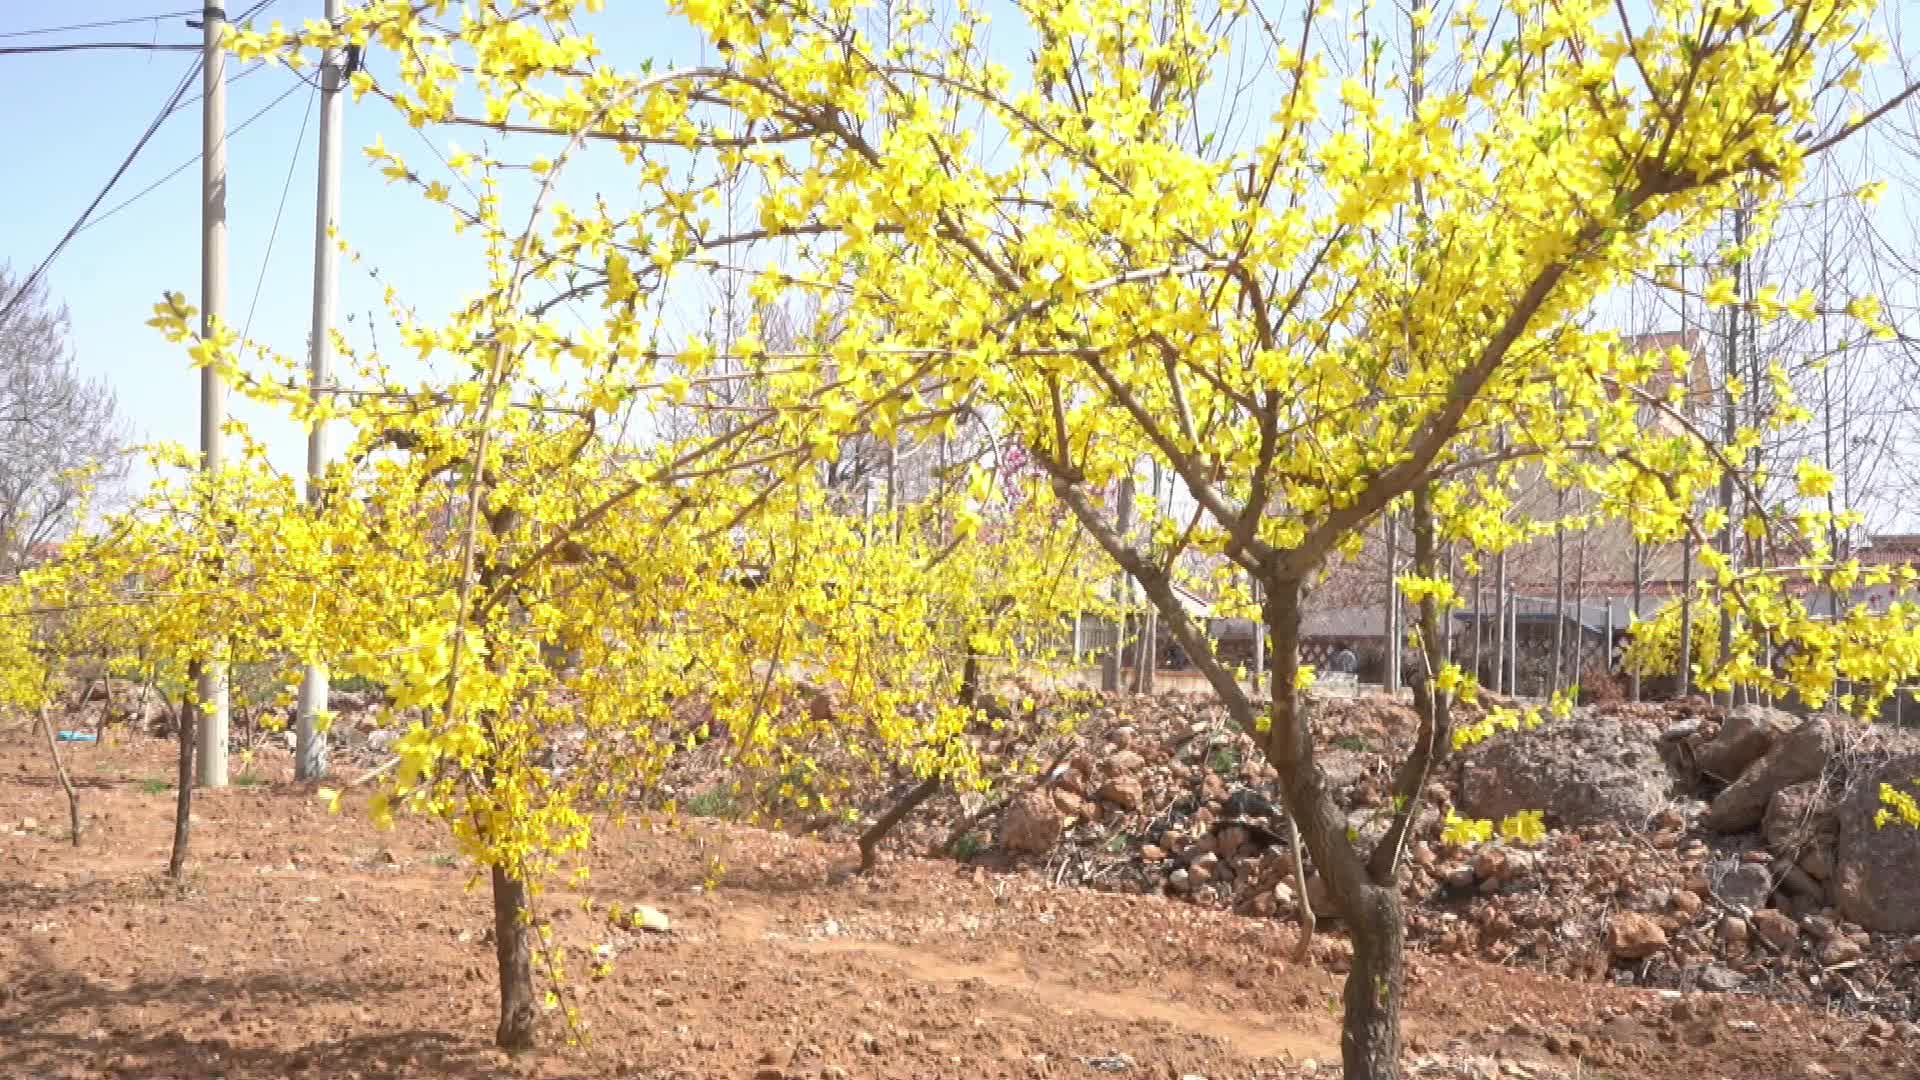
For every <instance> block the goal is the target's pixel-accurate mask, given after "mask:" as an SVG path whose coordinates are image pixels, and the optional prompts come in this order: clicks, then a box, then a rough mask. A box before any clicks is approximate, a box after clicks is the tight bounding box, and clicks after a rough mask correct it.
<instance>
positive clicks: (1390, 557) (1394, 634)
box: [1380, 510, 1401, 694]
mask: <svg viewBox="0 0 1920 1080" xmlns="http://www.w3.org/2000/svg"><path fill="white" fill-rule="evenodd" d="M1399 544H1400V529H1399V527H1398V518H1396V517H1395V516H1394V513H1393V511H1391V510H1389V511H1387V539H1386V548H1387V670H1386V672H1385V673H1384V674H1383V675H1381V676H1380V682H1381V684H1382V685H1383V686H1384V688H1385V689H1386V691H1387V693H1389V694H1397V693H1399V692H1400V640H1401V631H1400V549H1399Z"/></svg>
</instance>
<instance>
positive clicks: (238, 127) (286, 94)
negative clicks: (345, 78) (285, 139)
mask: <svg viewBox="0 0 1920 1080" xmlns="http://www.w3.org/2000/svg"><path fill="white" fill-rule="evenodd" d="M247 70H248V71H249V72H252V71H257V70H259V69H258V68H249V69H247ZM236 78H238V76H236ZM304 85H306V84H305V83H295V84H293V85H292V86H289V87H287V88H286V89H285V90H284V91H282V92H281V93H280V96H279V97H276V98H274V99H273V100H272V101H269V102H267V103H266V104H265V105H262V106H261V107H260V108H259V109H257V110H255V111H254V113H253V114H252V115H251V116H249V117H247V118H246V119H245V120H242V121H240V122H239V123H238V124H235V125H234V126H233V127H232V128H230V129H228V131H227V138H229V139H231V138H233V137H234V136H235V135H238V134H240V133H241V132H243V131H245V130H247V128H249V127H251V126H253V123H254V121H256V120H259V119H260V118H261V117H263V116H265V115H267V113H269V112H271V111H273V109H274V107H275V106H278V105H279V104H280V103H281V102H283V101H285V100H287V99H288V98H290V97H292V96H293V95H294V94H296V93H299V92H300V88H301V87H302V86H304ZM202 156H204V154H195V155H193V156H192V157H190V158H188V159H187V160H185V161H183V162H181V163H180V164H178V165H176V166H174V167H173V168H172V169H171V170H169V171H168V172H167V174H166V175H165V176H162V177H160V179H158V180H155V181H154V182H153V183H151V184H148V185H147V186H146V187H143V188H141V189H140V190H139V191H137V192H134V193H133V194H132V195H130V196H128V197H127V199H126V200H125V201H124V202H121V203H120V204H119V205H117V206H115V207H114V208H113V209H111V210H108V211H107V212H106V213H104V214H101V215H100V216H99V217H96V218H94V219H92V220H90V221H88V222H87V223H86V224H85V225H84V226H82V227H81V229H80V231H81V232H85V231H87V230H88V229H91V228H93V227H94V226H95V225H99V224H100V223H102V222H104V221H106V220H107V219H108V218H110V217H112V216H113V215H115V214H117V213H119V212H120V211H122V210H125V209H126V208H127V207H129V206H132V205H133V204H134V203H136V202H139V201H140V200H141V199H143V198H146V197H147V196H148V195H151V194H153V192H154V190H155V189H156V188H158V187H160V185H162V184H164V183H166V182H167V181H169V180H171V179H173V178H174V177H176V176H179V175H180V174H181V173H183V172H186V171H187V170H188V169H190V168H192V167H193V166H194V165H195V164H196V163H198V162H199V160H200V158H201V157H202Z"/></svg>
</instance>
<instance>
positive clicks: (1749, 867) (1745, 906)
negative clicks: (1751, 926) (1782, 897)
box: [1706, 858, 1773, 911]
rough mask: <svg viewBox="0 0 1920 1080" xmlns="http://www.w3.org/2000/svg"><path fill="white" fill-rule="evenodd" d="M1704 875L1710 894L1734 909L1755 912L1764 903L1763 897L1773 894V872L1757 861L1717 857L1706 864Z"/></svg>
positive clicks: (1765, 899)
mask: <svg viewBox="0 0 1920 1080" xmlns="http://www.w3.org/2000/svg"><path fill="white" fill-rule="evenodd" d="M1706 874H1707V881H1708V882H1709V883H1711V884H1712V886H1713V895H1715V896H1716V897H1719V899H1720V902H1721V903H1723V904H1726V905H1727V906H1728V907H1730V908H1733V909H1735V910H1736V911H1738V910H1745V911H1758V910H1760V909H1761V908H1763V907H1766V906H1767V897H1769V896H1772V895H1773V875H1772V874H1770V873H1768V872H1767V868H1766V867H1764V866H1761V865H1759V864H1758V863H1750V862H1747V861H1745V860H1744V859H1739V858H1733V859H1721V860H1717V861H1715V862H1712V863H1709V864H1707V868H1706Z"/></svg>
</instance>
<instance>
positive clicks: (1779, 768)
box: [1702, 716, 1834, 833]
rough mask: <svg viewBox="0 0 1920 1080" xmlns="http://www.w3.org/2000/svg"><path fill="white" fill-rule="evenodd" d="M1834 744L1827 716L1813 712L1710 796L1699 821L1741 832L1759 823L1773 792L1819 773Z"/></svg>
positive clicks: (1713, 826)
mask: <svg viewBox="0 0 1920 1080" xmlns="http://www.w3.org/2000/svg"><path fill="white" fill-rule="evenodd" d="M1833 745H1834V734H1833V729H1832V728H1831V727H1830V726H1829V725H1828V724H1827V721H1826V720H1824V719H1822V718H1820V717H1817V716H1816V717H1812V718H1810V719H1808V720H1806V721H1804V722H1802V723H1801V724H1800V726H1799V727H1797V728H1794V729H1793V730H1792V731H1791V732H1788V733H1787V735H1786V736H1784V737H1783V738H1781V739H1780V740H1779V741H1778V742H1776V743H1774V745H1773V748H1772V749H1770V750H1768V751H1767V752H1766V753H1765V754H1764V755H1762V756H1761V758H1760V760H1758V761H1756V762H1754V763H1753V764H1752V765H1750V766H1748V767H1747V769H1746V771H1745V772H1743V773H1741V774H1740V779H1738V780H1735V781H1734V782H1733V783H1732V784H1729V785H1728V786H1727V789H1726V790H1725V791H1722V792H1721V793H1720V794H1719V796H1718V797H1716V798H1715V799H1714V800H1713V805H1712V806H1711V807H1710V808H1708V810H1707V814H1706V817H1705V818H1704V819H1703V822H1702V823H1703V824H1705V825H1706V827H1707V828H1709V829H1712V830H1714V831H1715V832H1723V833H1735V832H1744V831H1746V830H1747V829H1751V828H1753V827H1754V826H1756V825H1758V824H1760V819H1761V818H1762V817H1764V816H1765V815H1766V812H1767V803H1768V801H1769V800H1771V799H1772V798H1773V796H1774V793H1775V792H1777V791H1779V790H1780V789H1781V788H1785V787H1789V786H1791V785H1793V784H1798V783H1800V782H1801V781H1803V780H1812V779H1814V778H1815V777H1817V776H1819V775H1820V773H1821V770H1823V769H1825V768H1826V767H1827V759H1828V758H1829V757H1830V756H1831V755H1832V753H1833Z"/></svg>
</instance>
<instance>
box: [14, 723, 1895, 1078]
mask: <svg viewBox="0 0 1920 1080" xmlns="http://www.w3.org/2000/svg"><path fill="white" fill-rule="evenodd" d="M66 753H67V756H68V760H69V764H70V767H71V768H72V769H73V771H74V774H75V778H76V780H77V781H78V782H79V783H80V784H82V785H83V787H82V799H83V810H84V813H85V815H86V819H87V822H88V824H87V828H86V831H85V833H84V835H83V837H82V843H81V845H80V846H79V847H78V848H77V849H76V848H73V847H71V846H70V845H69V843H68V839H67V835H66V808H65V804H64V799H63V796H62V794H61V791H60V789H59V787H58V785H57V784H56V783H54V781H53V779H52V777H51V770H50V768H49V763H48V761H47V759H46V748H45V746H44V744H43V743H41V742H40V741H39V739H38V737H37V733H36V732H34V731H33V730H32V729H30V728H22V727H20V726H18V725H13V726H10V727H8V728H6V729H5V730H0V1077H96V1076H117V1077H153V1078H161V1077H181V1078H187V1077H194V1078H199V1077H228V1078H241V1077H247V1078H278V1077H285V1076H312V1077H343V1078H346V1077H359V1078H389V1077H393V1078H398V1077H496V1076H498V1077H509V1076H511V1077H519V1076H543V1077H619V1078H649V1080H651V1078H662V1080H664V1078H669V1077H672V1078H688V1080H699V1078H707V1077H715V1078H721V1077H743V1078H745V1077H764V1078H771V1077H776V1076H778V1077H783V1078H790V1077H821V1078H824V1077H847V1078H872V1080H879V1078H903V1080H904V1078H918V1077H967V1078H969V1080H974V1078H978V1080H986V1078H990V1077H1021V1078H1025V1077H1091V1076H1102V1075H1113V1076H1133V1077H1154V1078H1168V1080H1181V1078H1183V1077H1190V1076H1200V1077H1208V1078H1211V1080H1224V1078H1230V1077H1294V1076H1303V1075H1312V1073H1310V1072H1309V1071H1308V1067H1307V1066H1306V1064H1305V1063H1306V1061H1307V1060H1308V1059H1314V1061H1315V1063H1316V1064H1317V1065H1318V1071H1319V1073H1320V1074H1321V1075H1328V1074H1330V1070H1332V1069H1333V1065H1332V1063H1333V1062H1334V1061H1336V1060H1337V1058H1338V1029H1337V1015H1338V995H1339V989H1340V980H1341V971H1342V969H1343V967H1344V957H1345V955H1346V954H1347V946H1346V942H1345V941H1344V940H1342V939H1341V938H1340V937H1339V936H1338V934H1337V932H1335V933H1323V935H1322V937H1321V940H1320V942H1319V946H1318V949H1317V951H1316V956H1315V959H1314V962H1313V963H1312V964H1310V965H1304V966H1301V965H1294V964H1292V963H1290V962H1288V960H1287V959H1286V957H1287V956H1288V954H1289V952H1290V950H1291V947H1292V944H1293V935H1294V932H1295V930H1294V928H1293V927H1292V926H1289V925H1285V924H1281V923H1277V922H1274V921H1272V920H1251V919H1242V918H1238V917H1235V916H1232V915H1228V914H1225V913H1221V912H1216V911H1209V910H1203V909H1200V908H1196V907H1193V906H1190V905H1186V904H1180V903H1175V902H1170V901H1167V900H1165V899H1161V898H1156V897H1133V896H1115V895H1102V894H1097V893H1093V892H1089V891H1085V890H1080V889H1072V888H1058V887H1055V886H1053V885H1052V884H1051V883H1050V882H1048V881H1047V880H1044V879H1042V878H1041V877H1039V876H1037V875H1034V874H1029V873H1017V874H1004V875H996V874H989V873H987V872H985V871H982V870H977V869H962V868H959V867H957V866H955V865H954V864H951V863H941V862H930V861H920V860H907V859H902V860H898V861H893V862H890V863H887V864H885V865H884V866H883V867H882V869H881V870H880V871H879V872H878V873H877V874H876V875H875V876H874V877H872V878H871V879H853V878H849V877H848V876H847V875H846V874H845V873H844V870H845V869H846V868H847V867H849V866H851V865H852V863H853V862H854V854H853V852H852V851H851V850H848V849H844V848H835V847H828V846H824V845H821V844H818V843H815V842H812V841H806V840H797V839H793V838H791V837H787V836H783V835H778V834H772V833H765V832H758V831H754V830H750V829H743V828H736V827H731V826H722V825H719V824H713V823H706V822H688V823H684V824H682V825H678V826H674V827H670V828H667V827H652V828H640V827H631V828H626V829H620V830H614V829H611V828H609V829H608V830H607V831H606V832H604V833H603V835H602V837H601V840H600V848H601V850H600V852H599V854H598V856H597V858H596V865H595V870H594V876H593V879H592V883H591V885H590V886H589V887H588V888H587V889H586V890H585V891H586V894H587V895H589V896H591V897H592V898H594V899H595V900H596V901H597V902H600V903H602V904H605V903H612V902H620V903H624V904H629V905H631V904H634V903H646V904H650V905H653V906H655V907H657V908H660V909H661V910H663V911H665V912H667V913H668V914H669V915H670V916H671V917H672V919H673V922H674V926H673V931H672V932H671V933H668V934H650V933H639V932H629V931H624V930H616V929H614V928H612V927H611V926H610V925H609V923H608V922H607V921H606V920H605V919H604V917H601V916H598V915H588V914H586V913H584V912H582V911H580V910H578V909H577V908H576V907H575V906H573V904H572V903H571V901H570V899H569V898H568V897H566V896H563V895H560V894H555V895H553V896H551V897H550V898H549V900H548V901H547V903H546V905H545V906H546V909H547V911H546V913H547V914H550V916H551V917H552V919H553V922H554V926H555V929H556V933H557V934H558V935H559V936H560V937H561V938H562V939H564V940H568V941H570V942H574V943H577V944H580V945H582V946H591V945H594V944H598V943H603V942H604V943H611V944H613V945H614V946H615V947H617V948H619V949H620V950H621V951H622V955H621V956H620V957H619V959H618V962H617V965H616V968H615V973H614V974H613V975H612V976H610V977H608V978H606V979H604V980H593V979H591V978H590V977H589V976H588V975H587V974H586V972H585V971H584V966H585V965H584V964H583V965H580V966H581V968H582V970H580V971H579V972H578V974H577V983H576V987H577V992H578V995H579V1003H580V1007H581V1009H582V1011H583V1014H584V1016H585V1018H586V1019H587V1021H588V1023H589V1024H590V1025H591V1036H590V1039H589V1041H588V1043H587V1044H586V1045H585V1046H583V1047H580V1048H575V1049H567V1048H564V1047H562V1046H561V1044H562V1042H563V1032H561V1031H560V1030H559V1029H558V1028H557V1027H556V1028H555V1030H554V1031H553V1032H552V1036H551V1038H550V1039H549V1042H550V1043H551V1044H553V1046H554V1047H555V1048H553V1049H546V1050H541V1051H536V1052H533V1053H529V1054H525V1055H519V1056H508V1055H505V1054H502V1053H500V1052H498V1051H495V1050H494V1049H492V1047H491V1045H490V1040H491V1034H492V1029H493V1021H494V986H493V959H492V947H491V945H490V944H489V943H488V937H487V935H488V928H489V927H490V926H491V917H490V915H489V913H488V909H487V891H486V889H485V888H484V887H481V888H473V889H468V888H466V886H467V884H468V882H469V879H470V877H471V876H472V875H471V868H469V867H465V866H461V865H458V864H456V863H455V862H454V861H453V860H451V859H450V858H448V857H447V852H448V851H449V850H450V846H449V844H448V843H447V841H446V840H445V837H444V834H443V833H441V832H439V831H437V826H435V825H434V824H432V823H430V822H422V821H403V822H402V823H401V824H400V825H399V826H398V827H397V828H396V829H394V830H392V831H390V832H380V831H377V830H375V829H374V828H373V827H372V826H371V825H370V824H368V823H367V822H366V820H365V819H364V818H361V817H358V816H355V815H354V814H352V813H351V812H347V813H342V814H340V815H337V816H333V815H329V814H327V813H326V811H325V809H324V808H323V807H322V806H321V805H320V803H319V801H318V800H317V799H316V798H315V796H314V794H313V792H312V789H311V787H308V786H304V785H295V784H293V783H292V782H291V781H290V780H289V779H288V776H289V768H288V764H287V759H286V755H285V754H284V753H279V752H275V751H261V752H259V753H257V754H256V755H254V757H253V758H252V760H251V761H250V762H248V763H246V764H245V765H244V766H242V765H241V763H240V762H239V761H238V760H236V772H237V773H241V774H242V775H243V776H245V777H246V778H247V779H248V780H249V781H250V783H249V784H247V786H237V787H235V788H232V789H229V790H226V791H220V792H211V793H203V794H202V795H201V796H200V797H199V798H198V799H197V800H196V803H195V806H196V811H195V817H196V819H197V820H196V823H195V825H194V842H193V857H192V859H191V861H190V863H189V868H190V869H189V880H188V883H187V887H186V888H185V889H184V890H183V891H177V890H175V889H173V888H172V887H171V886H170V885H169V884H168V883H167V882H166V881H165V879H164V877H163V876H162V874H161V870H162V868H163V867H164V865H165V862H166V851H167V844H168V841H169V837H170V830H171V824H172V810H173V793H172V792H171V791H170V790H165V789H163V788H162V785H161V784H160V783H159V781H161V780H165V779H167V778H170V777H171V775H172V769H173V753H174V751H173V748H172V746H171V745H170V744H167V743H163V742H158V741H154V740H151V739H148V738H146V737H144V736H138V735H130V734H126V733H114V734H110V738H109V742H108V744H107V745H102V746H71V747H67V748H66ZM349 801H351V800H349ZM29 821H31V824H30V825H29V824H27V822H29ZM715 859H717V860H719V861H720V862H722V863H724V864H725V867H726V869H725V873H724V875H723V876H722V877H721V879H720V881H719V884H718V886H717V887H716V888H713V889H711V890H709V889H706V888H703V887H702V882H703V880H704V879H706V878H707V876H708V874H709V867H710V863H711V861H712V860H715ZM1407 1011H1408V1020H1407V1027H1408V1034H1409V1044H1410V1048H1409V1054H1408V1058H1409V1062H1410V1070H1411V1072H1412V1073H1413V1074H1414V1075H1417V1076H1459V1077H1468V1076H1489V1077H1490V1076H1513V1077H1522V1078H1524V1077H1535V1078H1550V1077H1583V1078H1599V1077H1611V1078H1614V1080H1642V1078H1644V1080H1654V1078H1660V1080H1666V1078H1671V1077H1687V1078H1698V1080H1716V1078H1723V1077H1724V1078H1727V1080H1764V1078H1772V1077H1802V1076H1822V1075H1832V1076H1843V1077H1844V1076H1851V1077H1858V1078H1861V1080H1865V1078H1869V1077H1871V1078H1875V1080H1880V1078H1887V1080H1893V1078H1898V1077H1920V1059H1917V1058H1916V1049H1917V1048H1915V1047H1912V1046H1906V1045H1902V1044H1901V1042H1900V1041H1899V1036H1898V1034H1897V1033H1893V1032H1891V1031H1890V1030H1889V1029H1888V1028H1887V1027H1886V1026H1885V1022H1884V1021H1879V1022H1876V1025H1875V1026H1873V1027H1870V1026H1869V1024H1868V1023H1867V1022H1865V1021H1862V1020H1853V1019H1841V1018H1836V1017H1831V1016H1827V1015H1823V1014H1817V1013H1812V1012H1807V1011H1804V1010H1797V1009H1794V1008H1790V1007H1787V1006H1782V1005H1777V1004H1771V1003H1767V1002H1764V1001H1760V1000H1757V999H1752V998H1744V997H1737V996H1725V995H1723V996H1711V997H1708V996H1689V997H1686V998H1676V997H1674V996H1673V995H1661V994H1658V993H1654V992H1650V991H1643V990H1629V989H1622V988H1616V987H1613V986H1609V985H1604V984H1599V983H1582V982H1574V981H1568V980H1561V979H1554V978H1549V977H1545V976H1542V975H1538V974H1533V973H1528V972H1522V971H1517V970H1512V969H1506V968H1501V967H1496V966H1492V965H1488V964H1483V963H1478V962H1472V961H1464V960H1455V959H1439V958H1429V957H1421V956H1415V957H1414V958H1413V960H1412V978H1411V985H1410V993H1409V999H1408V1002H1407ZM1123 1055H1124V1057H1123ZM1819 1070H1825V1072H1821V1071H1819Z"/></svg>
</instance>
